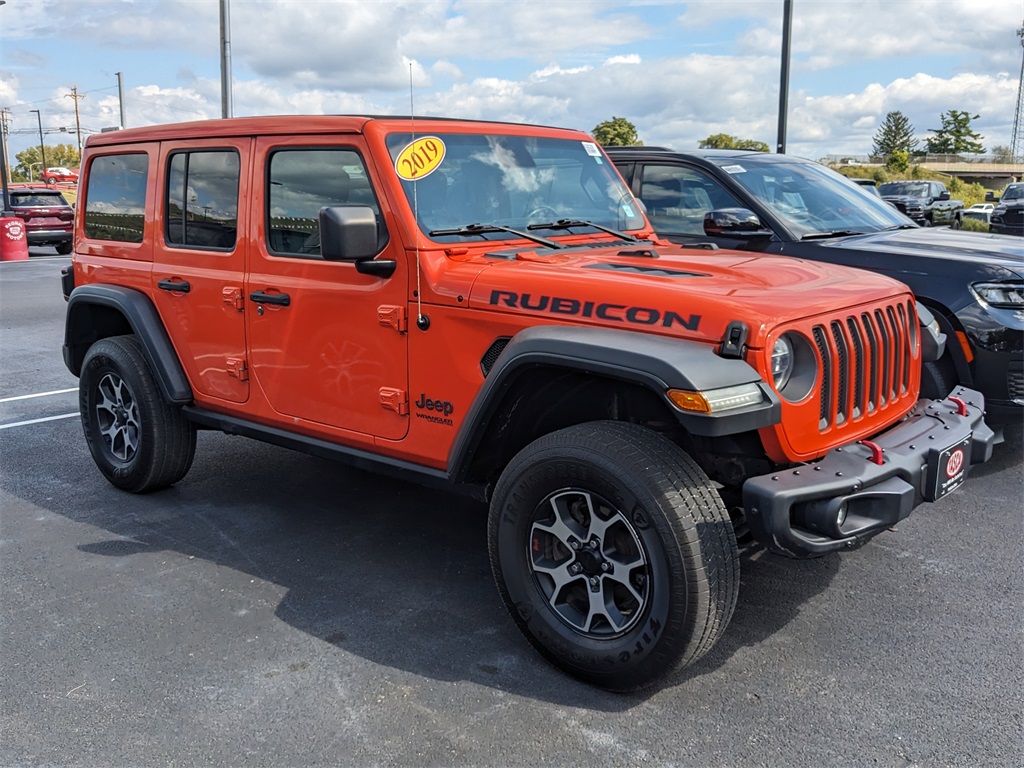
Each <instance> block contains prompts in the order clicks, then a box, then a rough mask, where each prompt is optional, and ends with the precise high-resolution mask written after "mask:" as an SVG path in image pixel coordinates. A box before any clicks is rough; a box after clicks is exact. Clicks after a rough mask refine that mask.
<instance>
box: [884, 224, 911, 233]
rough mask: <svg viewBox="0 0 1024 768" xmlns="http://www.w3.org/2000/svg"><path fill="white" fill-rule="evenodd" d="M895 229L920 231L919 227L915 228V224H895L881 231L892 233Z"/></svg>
mask: <svg viewBox="0 0 1024 768" xmlns="http://www.w3.org/2000/svg"><path fill="white" fill-rule="evenodd" d="M897 229H920V227H919V226H917V225H916V224H897V225H896V226H894V227H886V228H885V229H883V230H882V231H883V232H892V231H893V230H897Z"/></svg>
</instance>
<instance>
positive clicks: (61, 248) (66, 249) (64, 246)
mask: <svg viewBox="0 0 1024 768" xmlns="http://www.w3.org/2000/svg"><path fill="white" fill-rule="evenodd" d="M54 248H56V249H57V253H59V254H60V255H61V256H67V255H68V254H69V253H71V243H70V242H66V243H57V244H56V245H55V246H54Z"/></svg>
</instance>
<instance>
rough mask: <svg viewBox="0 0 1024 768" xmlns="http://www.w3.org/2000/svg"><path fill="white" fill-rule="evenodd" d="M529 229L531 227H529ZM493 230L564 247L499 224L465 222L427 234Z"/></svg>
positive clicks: (555, 248) (480, 233) (477, 232)
mask: <svg viewBox="0 0 1024 768" xmlns="http://www.w3.org/2000/svg"><path fill="white" fill-rule="evenodd" d="M530 229H532V227H530ZM493 232H508V233H510V234H513V235H518V236H519V237H522V238H524V239H526V240H532V241H533V242H535V243H540V244H541V245H543V246H545V247H546V248H551V249H553V250H556V251H557V250H560V249H562V248H565V247H566V246H564V245H562V244H561V243H556V242H555V241H554V240H548V239H547V238H546V237H540V236H538V235H531V234H530V233H529V232H521V231H520V230H518V229H512V227H505V226H502V225H501V224H467V225H466V226H464V227H456V228H455V229H432V230H430V232H428V233H427V234H428V235H430V236H431V237H434V236H435V235H486V234H488V233H493Z"/></svg>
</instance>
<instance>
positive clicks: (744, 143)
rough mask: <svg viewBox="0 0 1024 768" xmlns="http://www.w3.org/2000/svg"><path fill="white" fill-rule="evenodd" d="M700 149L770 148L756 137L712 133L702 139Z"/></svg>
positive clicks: (765, 150)
mask: <svg viewBox="0 0 1024 768" xmlns="http://www.w3.org/2000/svg"><path fill="white" fill-rule="evenodd" d="M698 146H700V148H701V149H751V150H753V151H755V152H770V151H771V148H770V147H769V146H768V145H767V144H765V143H764V142H763V141H757V140H756V139H737V138H736V137H735V136H730V135H729V134H728V133H713V134H711V135H710V136H708V137H707V138H706V139H702V140H701V142H700V144H699V145H698Z"/></svg>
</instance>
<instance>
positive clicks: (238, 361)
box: [228, 357, 249, 381]
mask: <svg viewBox="0 0 1024 768" xmlns="http://www.w3.org/2000/svg"><path fill="white" fill-rule="evenodd" d="M228 376H234V377H235V378H236V379H238V380H239V381H248V380H249V369H248V367H246V365H245V358H244V357H229V358H228Z"/></svg>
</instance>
